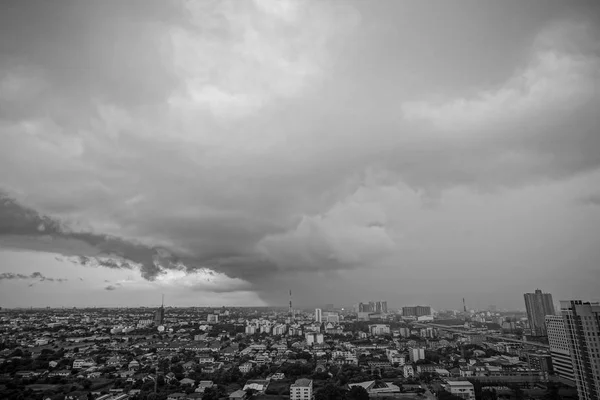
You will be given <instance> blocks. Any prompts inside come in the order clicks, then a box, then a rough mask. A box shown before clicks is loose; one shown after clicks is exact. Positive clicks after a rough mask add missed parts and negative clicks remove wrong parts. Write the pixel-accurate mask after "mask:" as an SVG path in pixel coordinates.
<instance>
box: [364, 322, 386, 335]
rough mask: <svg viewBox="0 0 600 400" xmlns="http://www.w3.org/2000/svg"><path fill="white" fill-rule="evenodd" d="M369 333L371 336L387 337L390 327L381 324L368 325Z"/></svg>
mask: <svg viewBox="0 0 600 400" xmlns="http://www.w3.org/2000/svg"><path fill="white" fill-rule="evenodd" d="M369 332H371V335H373V336H380V335H389V334H390V326H389V325H383V324H375V325H369Z"/></svg>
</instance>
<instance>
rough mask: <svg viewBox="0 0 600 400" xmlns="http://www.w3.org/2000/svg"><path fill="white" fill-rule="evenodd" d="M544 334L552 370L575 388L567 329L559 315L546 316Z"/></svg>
mask: <svg viewBox="0 0 600 400" xmlns="http://www.w3.org/2000/svg"><path fill="white" fill-rule="evenodd" d="M546 332H547V333H548V344H549V345H550V356H551V357H552V368H553V369H554V372H555V373H556V374H558V376H559V377H560V378H561V380H563V382H564V383H566V384H570V385H573V386H575V376H574V375H573V363H572V362H571V351H570V350H569V338H568V337H567V328H566V327H565V321H564V319H563V317H562V316H561V315H546Z"/></svg>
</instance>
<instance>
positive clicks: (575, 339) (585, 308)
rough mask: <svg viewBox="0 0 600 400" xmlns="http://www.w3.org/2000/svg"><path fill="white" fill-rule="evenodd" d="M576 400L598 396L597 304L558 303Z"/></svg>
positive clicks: (599, 326) (593, 399) (599, 334)
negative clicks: (564, 331)
mask: <svg viewBox="0 0 600 400" xmlns="http://www.w3.org/2000/svg"><path fill="white" fill-rule="evenodd" d="M560 311H561V313H562V316H563V318H564V321H565V328H566V331H567V338H568V343H569V351H570V352H571V362H572V363H573V373H574V375H575V384H576V386H577V394H578V395H579V400H598V399H600V303H590V302H583V301H581V300H570V301H561V302H560Z"/></svg>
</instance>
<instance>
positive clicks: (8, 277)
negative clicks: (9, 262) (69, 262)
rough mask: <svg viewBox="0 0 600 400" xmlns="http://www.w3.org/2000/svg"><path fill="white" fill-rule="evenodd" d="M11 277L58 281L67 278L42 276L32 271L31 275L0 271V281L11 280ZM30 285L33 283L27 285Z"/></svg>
mask: <svg viewBox="0 0 600 400" xmlns="http://www.w3.org/2000/svg"><path fill="white" fill-rule="evenodd" d="M13 279H22V280H36V281H39V282H44V281H48V282H59V283H62V282H66V281H68V279H67V278H51V277H48V276H44V275H43V274H42V273H40V272H34V273H32V274H31V275H25V274H19V273H14V272H2V273H0V281H3V280H13ZM31 285H33V284H30V285H29V286H31Z"/></svg>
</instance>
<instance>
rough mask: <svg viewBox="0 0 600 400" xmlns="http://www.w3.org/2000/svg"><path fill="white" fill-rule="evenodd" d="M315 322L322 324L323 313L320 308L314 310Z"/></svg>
mask: <svg viewBox="0 0 600 400" xmlns="http://www.w3.org/2000/svg"><path fill="white" fill-rule="evenodd" d="M315 322H318V323H319V324H320V323H321V322H323V312H322V310H321V309H320V308H315Z"/></svg>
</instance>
